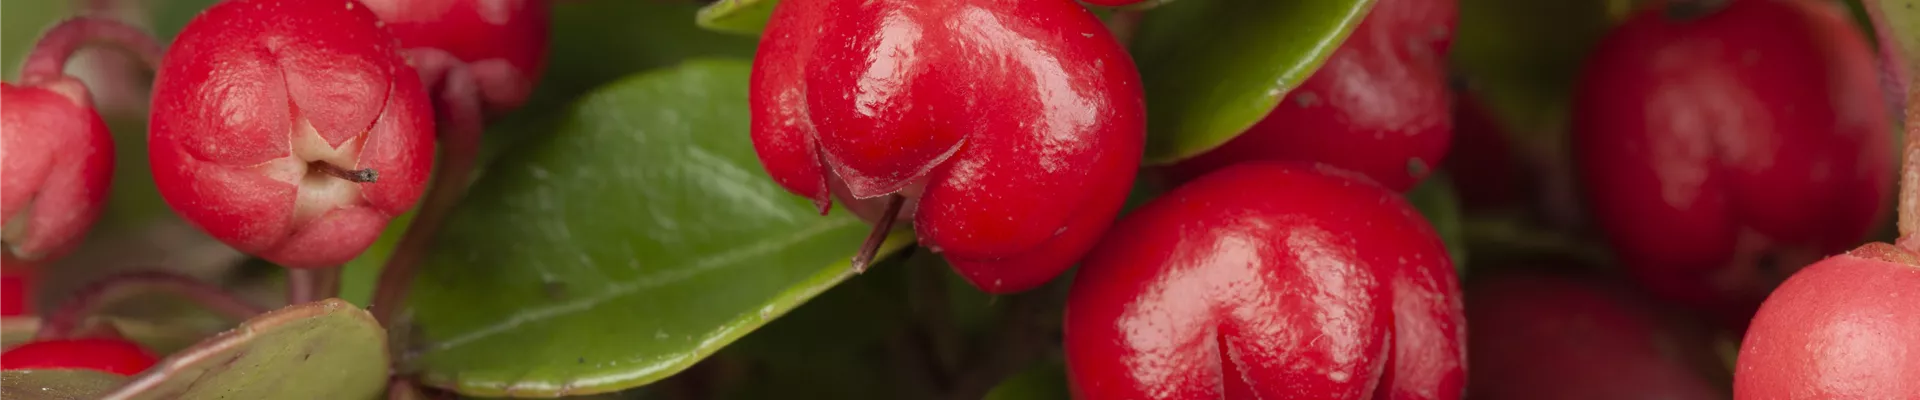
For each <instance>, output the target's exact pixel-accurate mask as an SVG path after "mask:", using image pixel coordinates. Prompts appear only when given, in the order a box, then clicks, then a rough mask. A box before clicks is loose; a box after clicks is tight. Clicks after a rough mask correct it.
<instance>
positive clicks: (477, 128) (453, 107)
mask: <svg viewBox="0 0 1920 400" xmlns="http://www.w3.org/2000/svg"><path fill="white" fill-rule="evenodd" d="M410 55H412V56H413V61H414V65H415V68H417V69H418V70H419V71H420V78H421V79H420V80H421V81H422V82H427V83H428V85H429V87H437V88H438V89H439V90H438V91H436V93H439V95H440V98H439V101H436V102H435V104H434V105H435V108H437V109H438V111H439V112H437V113H436V114H437V115H439V116H440V118H439V122H438V123H439V130H440V132H439V136H440V170H439V174H438V176H435V177H434V178H433V187H432V188H430V189H429V190H428V191H427V197H426V199H424V200H422V201H421V204H420V208H419V211H417V214H415V215H414V217H413V225H411V226H408V227H407V234H406V236H403V237H401V239H400V244H399V245H398V246H396V247H394V251H393V256H392V257H391V258H388V259H387V265H386V266H385V267H383V268H382V269H381V270H380V281H379V284H378V285H379V286H378V287H377V288H376V289H375V290H374V295H373V304H371V305H370V306H369V308H371V309H372V312H373V316H374V318H375V319H377V320H379V321H380V324H381V325H382V326H392V325H393V319H394V318H395V317H396V316H397V315H398V312H399V310H400V308H401V307H402V305H403V304H402V303H404V302H405V301H406V297H407V289H408V288H409V287H410V286H411V285H412V283H413V277H414V275H415V274H416V273H417V272H418V269H419V266H420V265H419V264H420V262H421V261H422V260H424V259H425V258H426V255H427V251H428V250H429V248H428V247H429V245H431V244H432V243H433V238H434V236H436V235H438V234H439V232H440V228H441V225H444V224H445V223H446V219H447V216H448V214H450V213H451V212H452V211H453V206H454V205H455V204H458V203H459V202H460V198H461V197H462V196H464V195H465V194H466V190H467V183H468V182H467V181H468V175H471V174H472V173H473V167H474V163H475V162H476V161H477V160H476V159H477V158H478V157H479V153H480V133H481V131H482V129H484V127H485V115H484V114H483V113H482V111H481V110H482V108H481V99H480V85H479V82H477V81H475V80H474V78H473V74H472V73H471V72H469V71H468V70H467V68H466V64H465V63H463V62H461V61H460V60H459V59H456V58H454V57H453V56H451V55H448V54H447V53H446V52H444V51H440V50H434V49H414V50H412V53H411V54H410Z"/></svg>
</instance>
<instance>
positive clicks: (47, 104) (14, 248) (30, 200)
mask: <svg viewBox="0 0 1920 400" xmlns="http://www.w3.org/2000/svg"><path fill="white" fill-rule="evenodd" d="M0 103H5V105H6V106H5V107H0V175H4V176H5V177H6V179H4V180H0V223H4V224H5V226H6V229H5V231H4V236H0V239H3V240H4V241H5V247H6V248H5V250H4V251H5V252H6V253H7V254H6V255H7V256H10V257H14V258H17V259H20V260H29V261H31V260H49V259H55V258H59V257H60V256H63V255H66V254H67V253H68V252H71V251H72V250H73V249H74V247H76V246H78V245H79V244H80V239H81V238H82V237H83V236H85V234H86V232H87V229H88V228H89V227H92V226H93V222H94V220H96V219H98V218H99V216H100V208H101V207H102V206H104V205H106V198H107V192H108V188H109V187H110V185H109V183H110V181H111V179H112V178H113V137H112V135H111V133H109V132H108V131H107V125H106V122H105V121H102V120H101V119H100V115H99V114H97V113H95V112H94V109H93V103H92V101H91V100H90V99H89V96H88V94H87V88H86V86H84V85H82V84H81V83H80V81H78V80H75V79H72V78H68V77H55V78H50V80H47V81H44V82H40V83H38V84H37V85H30V86H16V85H14V84H12V83H0Z"/></svg>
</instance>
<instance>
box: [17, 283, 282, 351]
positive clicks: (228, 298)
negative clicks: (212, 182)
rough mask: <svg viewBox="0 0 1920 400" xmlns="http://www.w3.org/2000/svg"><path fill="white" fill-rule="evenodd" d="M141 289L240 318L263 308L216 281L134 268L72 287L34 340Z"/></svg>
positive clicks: (66, 329) (65, 329)
mask: <svg viewBox="0 0 1920 400" xmlns="http://www.w3.org/2000/svg"><path fill="white" fill-rule="evenodd" d="M145 293H167V294H172V295H175V296H180V297H182V298H186V299H187V300H192V301H193V302H195V303H199V304H200V305H201V306H203V307H206V308H207V310H211V311H213V312H215V313H219V314H220V315H224V316H227V317H229V318H232V319H234V320H236V321H244V320H246V319H248V318H253V316H255V315H259V314H260V313H264V312H266V311H267V309H266V308H265V307H261V306H259V305H255V304H253V303H251V302H248V301H246V300H242V299H240V298H239V297H235V296H234V295H233V294H231V293H228V292H227V291H226V289H223V288H221V287H220V286H218V285H213V284H209V283H206V282H201V281H199V280H196V279H193V278H190V277H187V276H183V275H179V274H175V273H171V272H166V271H157V270H155V271H137V272H130V273H125V274H120V275H116V276H114V277H111V278H107V279H104V280H101V281H98V282H94V283H93V284H90V285H87V286H86V287H83V288H81V289H80V290H78V291H76V292H75V293H74V295H73V296H72V297H70V298H68V299H67V300H66V303H62V304H61V305H60V308H58V309H55V310H53V312H51V313H49V314H47V315H46V320H45V323H43V324H42V325H40V331H39V332H37V333H35V334H34V339H35V340H49V339H58V338H64V337H67V336H68V335H70V334H71V333H72V332H73V330H74V329H75V328H77V327H79V326H80V325H81V323H82V322H85V321H86V319H87V317H89V316H92V315H93V314H94V313H95V312H97V311H99V310H100V308H101V307H104V306H106V305H108V304H113V303H115V302H118V301H120V300H124V299H127V298H131V297H133V296H136V295H140V294H145Z"/></svg>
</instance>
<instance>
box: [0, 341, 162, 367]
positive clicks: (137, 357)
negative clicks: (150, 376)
mask: <svg viewBox="0 0 1920 400" xmlns="http://www.w3.org/2000/svg"><path fill="white" fill-rule="evenodd" d="M156 362H159V359H158V358H156V357H154V355H153V353H152V352H149V351H147V349H145V348H141V347H140V344H138V343H134V342H130V341H127V340H125V339H107V338H81V339H53V340H42V341H35V342H29V343H27V344H22V345H20V346H18V347H14V348H12V349H7V351H6V352H4V353H0V370H22V369H90V370H95V371H101V372H107V373H112V374H118V375H128V376H131V375H134V374H138V373H140V371H145V370H147V368H149V367H152V366H153V364H154V363H156Z"/></svg>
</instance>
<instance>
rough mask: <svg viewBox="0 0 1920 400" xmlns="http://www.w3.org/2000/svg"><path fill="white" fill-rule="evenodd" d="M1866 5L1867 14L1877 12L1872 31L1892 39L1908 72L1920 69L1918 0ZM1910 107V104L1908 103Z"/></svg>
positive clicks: (1882, 0) (1885, 0) (1889, 0)
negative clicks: (1918, 60) (1917, 60)
mask: <svg viewBox="0 0 1920 400" xmlns="http://www.w3.org/2000/svg"><path fill="white" fill-rule="evenodd" d="M1867 2H1868V3H1873V4H1868V5H1867V6H1866V8H1867V12H1868V13H1869V14H1873V13H1878V15H1877V16H1876V18H1873V20H1874V22H1875V23H1876V24H1878V25H1879V26H1876V27H1875V29H1874V31H1875V32H1880V33H1881V34H1880V35H1879V36H1881V37H1883V39H1882V40H1886V38H1890V39H1892V42H1893V44H1894V46H1893V47H1894V48H1895V49H1897V51H1898V52H1899V53H1900V54H1899V57H1900V58H1901V61H1902V64H1901V65H1902V66H1904V67H1906V69H1907V71H1906V72H1907V73H1908V74H1913V73H1914V72H1917V71H1920V62H1915V59H1916V58H1920V0H1870V1H1867ZM1908 106H1909V107H1912V106H1913V105H1912V104H1908Z"/></svg>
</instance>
